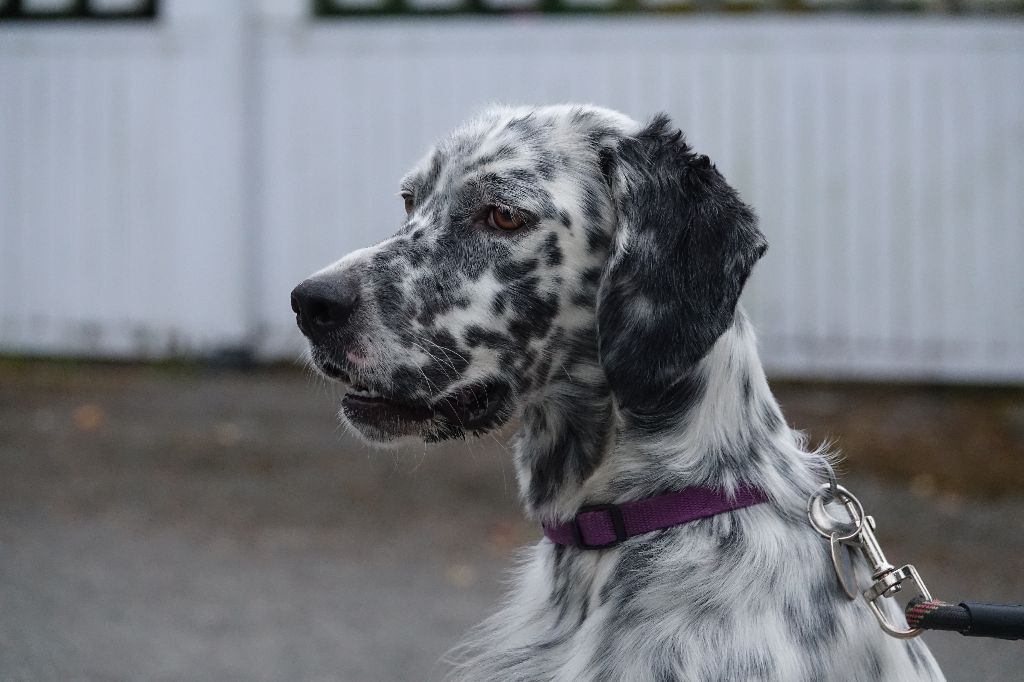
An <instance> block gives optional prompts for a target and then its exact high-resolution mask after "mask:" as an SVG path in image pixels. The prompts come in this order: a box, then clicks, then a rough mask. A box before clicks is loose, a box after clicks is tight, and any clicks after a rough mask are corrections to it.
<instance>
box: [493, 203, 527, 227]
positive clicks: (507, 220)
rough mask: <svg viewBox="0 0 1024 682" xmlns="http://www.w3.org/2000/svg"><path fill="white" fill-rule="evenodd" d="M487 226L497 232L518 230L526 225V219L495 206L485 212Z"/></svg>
mask: <svg viewBox="0 0 1024 682" xmlns="http://www.w3.org/2000/svg"><path fill="white" fill-rule="evenodd" d="M487 224H488V225H489V226H491V227H494V228H497V229H499V230H518V229H519V228H520V227H522V226H523V225H525V224H526V217H525V216H523V215H521V214H517V213H512V212H511V211H508V210H506V209H504V208H498V207H497V206H495V207H493V208H491V210H490V211H488V212H487Z"/></svg>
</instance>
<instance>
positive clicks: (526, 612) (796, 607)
mask: <svg viewBox="0 0 1024 682" xmlns="http://www.w3.org/2000/svg"><path fill="white" fill-rule="evenodd" d="M403 186H404V187H405V188H406V189H407V190H408V191H409V192H411V193H412V194H413V195H414V196H415V204H416V208H415V211H414V212H413V213H412V215H411V216H410V218H409V219H408V220H407V221H406V223H405V224H404V225H403V226H402V228H401V230H400V231H399V233H398V234H397V235H396V236H395V237H393V238H391V239H390V240H387V241H385V242H383V243H382V244H379V245H377V246H376V247H373V248H371V249H365V250H363V251H360V252H356V253H355V254H353V255H351V256H349V257H346V258H345V259H342V261H339V263H336V264H335V265H333V266H331V267H329V268H327V269H325V270H324V271H321V273H319V274H318V275H317V276H318V277H321V278H335V279H338V278H344V277H351V276H353V273H356V275H357V277H358V281H359V286H360V287H362V289H361V291H362V294H363V296H362V298H363V299H365V300H366V301H368V303H367V304H366V305H365V306H364V308H363V309H362V312H361V313H360V316H359V317H358V319H357V320H356V322H354V323H353V328H354V329H355V331H353V332H351V333H352V334H353V336H352V338H349V339H348V340H340V341H338V343H337V344H334V345H331V344H326V345H320V346H317V345H316V344H314V347H313V353H312V355H313V359H314V362H317V363H321V364H322V363H323V362H339V363H340V362H342V360H340V359H339V351H338V348H341V347H342V346H345V344H349V345H352V344H355V345H354V346H353V347H357V348H359V349H361V351H360V352H362V353H363V354H364V355H366V356H367V357H368V358H369V360H368V361H367V362H366V363H365V366H363V367H358V368H352V367H348V368H347V370H348V371H350V372H358V373H360V376H361V378H362V379H363V380H364V381H367V382H373V383H374V384H375V385H377V386H379V387H381V390H384V391H388V390H390V391H395V390H401V391H402V392H403V394H405V395H412V396H419V397H420V398H421V399H422V400H424V401H426V402H431V403H436V402H437V401H441V400H444V399H445V396H446V395H450V392H451V391H452V390H455V389H457V388H458V387H459V386H464V385H467V384H472V383H473V382H478V383H479V382H488V385H491V386H493V385H496V383H495V382H499V383H500V385H502V386H504V387H506V389H507V397H506V403H505V404H503V405H502V408H501V409H500V410H498V411H497V412H496V415H495V418H494V419H493V420H492V421H491V422H490V423H488V424H486V425H485V426H484V427H482V428H478V429H470V430H471V431H473V432H486V431H490V430H492V429H493V428H496V427H497V426H498V425H500V424H501V423H503V422H505V421H507V420H508V419H512V418H518V419H519V420H520V429H519V432H518V434H517V436H516V437H515V441H514V456H515V465H516V468H517V472H518V478H519V484H520V489H521V494H522V500H523V506H524V508H525V510H526V513H527V515H528V516H529V517H530V518H532V519H534V520H536V521H548V522H556V521H564V520H567V519H569V518H571V517H572V516H573V515H574V513H575V510H576V509H577V508H578V507H579V506H581V505H583V504H593V503H602V502H623V501H627V500H635V499H639V498H643V497H647V496H651V495H656V494H659V493H662V492H667V491H671V490H677V489H680V488H684V487H686V486H692V485H717V486H723V487H725V488H727V489H729V488H732V487H734V486H735V485H736V484H737V483H738V482H740V481H745V482H749V483H753V484H754V485H757V486H760V487H761V488H763V489H764V490H765V491H767V493H768V494H769V496H770V498H771V499H770V501H769V502H768V503H766V504H762V505H758V506H755V507H751V508H747V509H742V510H738V511H734V512H730V513H726V514H722V515H719V516H716V517H713V518H710V519H705V520H701V521H696V522H693V523H689V524H686V525H684V526H680V527H676V528H672V529H668V530H665V531H661V532H657V533H651V534H648V535H645V536H640V537H636V538H632V539H630V540H628V541H627V542H625V543H623V544H622V545H620V546H617V547H614V548H611V549H607V550H601V551H581V550H578V549H575V548H564V547H559V546H556V545H553V544H552V543H551V542H549V541H548V540H546V539H545V540H541V541H540V542H539V543H538V544H537V545H535V546H534V547H532V548H530V549H529V550H527V551H526V552H525V553H524V554H523V556H522V559H521V562H520V566H519V568H518V570H517V572H516V574H515V580H514V587H513V589H512V591H511V593H510V595H509V597H508V599H507V602H506V604H505V606H504V607H503V608H502V609H501V610H500V611H498V613H496V614H495V615H494V616H493V617H491V618H490V619H489V620H488V621H486V622H485V623H484V624H483V625H481V626H480V627H479V628H478V629H477V630H475V631H474V632H473V633H471V635H470V636H469V637H468V639H467V640H466V642H465V643H464V644H463V645H461V646H460V647H459V648H458V649H456V650H455V651H454V652H453V653H452V655H451V660H452V661H453V663H454V666H455V667H454V671H453V673H452V677H453V679H457V680H473V681H492V680H510V681H511V680H522V681H524V682H525V681H530V682H536V681H542V680H559V681H561V680H565V681H567V682H569V681H571V682H577V681H587V680H593V681H595V682H596V681H605V680H615V681H630V680H636V681H641V680H643V681H648V680H702V681H703V680H729V681H734V680H780V681H788V680H865V681H867V680H872V681H874V680H892V681H898V682H905V681H910V680H941V679H943V677H942V674H941V672H940V671H939V670H938V667H937V666H936V664H935V661H934V659H933V658H932V656H931V654H930V652H929V651H928V649H927V648H926V647H925V645H924V643H923V642H922V641H920V640H912V641H909V642H904V641H898V640H895V639H892V638H889V637H887V636H886V635H884V634H883V633H882V631H881V630H880V629H879V627H878V626H877V624H876V623H875V621H874V620H873V617H872V616H871V614H870V612H869V611H868V610H867V608H866V606H865V605H864V604H863V603H862V602H859V601H858V602H849V601H847V600H846V599H844V598H843V597H842V596H841V594H840V591H839V589H838V587H837V585H836V581H835V576H834V574H833V572H832V568H831V565H830V563H829V559H828V555H827V547H826V545H825V543H824V542H823V541H822V539H821V538H820V537H818V536H817V535H816V534H815V533H814V531H813V530H812V529H811V528H810V527H809V526H808V524H807V521H806V518H805V517H804V514H803V509H804V505H805V501H806V499H807V496H808V494H809V493H810V491H811V490H813V489H814V488H815V487H816V486H817V485H819V484H820V482H821V481H822V480H823V476H822V471H821V467H822V462H823V454H822V453H816V452H808V451H807V450H806V449H805V446H804V442H803V440H802V438H801V437H800V434H799V433H797V432H795V431H793V430H791V429H790V428H789V427H788V426H787V425H786V423H785V421H784V419H783V416H782V414H781V411H780V409H779V406H778V404H777V403H776V401H775V399H774V398H773V396H772V394H771V392H770V390H769V388H768V384H767V381H766V380H765V376H764V372H763V371H762V369H761V364H760V361H759V359H758V355H757V349H756V340H755V336H754V332H753V329H752V328H751V326H750V324H749V323H748V322H747V320H746V318H745V316H744V315H743V312H742V310H740V309H739V308H738V307H737V300H738V298H739V295H740V293H741V291H742V288H743V285H744V283H745V281H746V278H747V276H748V274H749V272H750V270H751V268H752V267H753V266H754V264H755V262H756V261H757V260H758V259H759V258H760V256H761V255H762V254H763V253H764V250H765V248H766V243H765V241H764V238H763V236H762V235H761V233H760V232H759V231H758V229H757V227H756V220H755V217H754V215H753V213H752V211H751V210H750V209H749V208H748V207H747V206H746V205H744V204H743V203H742V201H741V200H740V199H739V197H738V196H737V194H736V193H735V191H734V190H732V188H730V187H729V186H728V184H727V183H726V182H725V180H724V179H723V178H722V176H721V175H720V174H719V173H718V171H717V170H716V169H715V167H714V166H713V165H712V164H711V163H710V161H709V160H708V159H707V157H704V156H700V155H698V154H695V153H693V152H692V150H691V149H690V148H689V146H687V144H686V143H685V141H684V140H683V139H682V137H681V135H680V134H679V133H678V132H677V131H674V130H673V128H672V127H671V126H670V125H669V123H668V120H667V118H664V117H657V118H655V119H654V120H653V121H652V122H651V123H649V124H647V125H644V126H641V125H639V124H637V123H636V122H634V121H632V120H631V119H629V118H627V117H625V116H623V115H621V114H618V113H616V112H611V111H608V110H605V109H600V108H596V107H585V106H555V107H542V108H497V109H493V110H491V111H489V112H487V113H485V114H484V115H482V116H481V117H479V118H478V119H476V120H475V121H473V122H471V123H470V124H468V125H466V126H464V127H463V128H460V129H459V130H457V131H456V132H455V133H454V134H453V135H452V136H451V137H450V138H448V139H447V140H445V141H443V142H441V143H440V144H439V145H438V146H437V147H436V148H435V149H434V150H432V151H431V153H430V154H428V155H427V156H426V158H425V159H424V160H423V161H422V162H421V163H420V164H419V165H418V167H417V168H416V169H414V170H413V171H412V172H411V173H410V174H409V176H408V177H407V178H406V180H405V181H404V183H403ZM494 203H499V204H500V205H502V206H508V207H510V208H512V209H516V210H522V211H523V212H524V213H528V214H529V215H530V216H532V217H533V218H534V219H533V220H532V222H531V223H530V225H528V226H527V227H524V228H522V229H521V230H519V231H517V232H515V233H511V234H496V233H489V232H487V231H486V230H481V229H480V228H479V226H478V225H477V226H474V223H473V219H472V218H471V217H470V216H473V215H476V212H477V211H478V208H479V206H481V205H487V204H494ZM345 347H347V346H345ZM464 433H465V430H463V429H460V428H459V425H458V424H452V423H444V420H441V423H439V424H432V425H431V426H430V427H424V428H421V429H420V430H419V431H418V432H416V433H413V434H412V436H411V437H410V438H397V439H396V438H391V437H390V436H389V437H383V436H382V435H381V434H379V433H372V432H371V433H367V432H365V431H363V432H361V435H362V436H364V437H365V438H367V439H369V440H371V441H385V440H386V441H389V442H401V441H403V440H409V439H411V440H428V441H429V440H443V439H446V438H450V437H459V436H462V435H464ZM894 617H898V616H896V615H894Z"/></svg>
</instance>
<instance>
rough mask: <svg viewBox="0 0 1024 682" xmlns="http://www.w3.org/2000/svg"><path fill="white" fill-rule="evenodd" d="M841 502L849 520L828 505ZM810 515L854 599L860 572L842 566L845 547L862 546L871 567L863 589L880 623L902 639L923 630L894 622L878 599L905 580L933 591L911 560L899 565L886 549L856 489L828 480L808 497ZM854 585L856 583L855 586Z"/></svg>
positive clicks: (922, 590)
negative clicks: (826, 540)
mask: <svg viewBox="0 0 1024 682" xmlns="http://www.w3.org/2000/svg"><path fill="white" fill-rule="evenodd" d="M833 502H837V503H839V504H841V505H842V507H843V508H844V509H845V510H846V513H847V514H848V515H849V517H850V518H849V521H843V520H840V519H837V518H836V517H835V516H833V515H832V514H830V513H829V511H828V505H829V504H831V503H833ZM807 519H808V520H809V521H810V523H811V526H812V527H813V528H814V530H816V531H817V532H818V534H819V535H821V536H822V537H825V538H827V539H828V540H829V546H830V549H831V553H832V565H833V567H834V568H835V571H836V578H837V579H838V580H839V585H840V587H842V589H843V592H845V593H846V596H847V597H849V598H850V599H855V598H856V575H855V574H854V572H853V571H850V574H851V575H850V577H847V576H846V575H845V572H844V570H843V567H842V561H841V555H842V547H843V546H846V547H851V548H855V549H859V550H860V553H861V554H862V555H863V557H864V559H865V560H866V561H867V563H868V566H869V567H870V569H871V580H872V583H871V585H870V586H869V587H868V588H867V589H866V590H864V591H863V592H861V595H862V596H863V597H864V599H865V601H867V604H868V607H869V608H870V609H871V612H872V613H874V614H875V618H877V619H878V624H879V625H880V626H881V627H882V630H884V631H885V632H886V633H887V634H889V635H892V636H893V637H896V638H898V639H910V638H912V637H917V636H918V635H920V634H921V632H922V630H921V629H920V628H901V627H898V626H896V625H895V624H893V623H892V622H891V621H890V620H889V619H888V617H886V615H885V614H884V613H882V609H881V608H880V607H879V604H878V600H879V599H881V598H882V597H893V596H895V594H896V593H897V592H899V591H901V590H902V589H903V585H904V583H906V582H908V581H911V582H913V583H914V584H915V585H916V586H917V592H918V594H920V595H921V596H923V597H924V598H925V599H928V600H931V598H932V596H931V593H929V592H928V588H927V587H926V586H925V584H924V581H923V580H921V575H920V574H919V573H918V572H917V569H916V568H914V567H913V566H912V565H911V564H906V565H904V566H901V567H900V568H896V567H895V566H893V565H892V564H891V563H889V561H888V559H886V558H885V553H884V552H883V551H882V547H881V545H879V544H878V538H876V537H875V519H874V518H873V517H871V516H868V515H867V514H865V513H864V506H863V505H862V504H861V503H860V500H858V499H857V498H856V497H855V496H854V495H853V493H851V492H850V491H849V490H847V489H846V488H844V487H843V486H841V485H836V484H835V483H834V482H832V483H826V484H824V485H822V486H821V487H820V488H818V489H817V490H815V491H814V492H813V493H811V497H810V499H809V500H808V501H807ZM851 585H852V587H851Z"/></svg>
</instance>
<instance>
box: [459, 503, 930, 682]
mask: <svg viewBox="0 0 1024 682" xmlns="http://www.w3.org/2000/svg"><path fill="white" fill-rule="evenodd" d="M702 531H703V532H702ZM702 531H701V530H699V529H693V528H691V529H672V530H669V531H665V532H663V533H660V534H658V535H656V536H654V537H653V538H652V539H645V541H644V542H643V543H635V544H627V545H624V546H621V547H619V548H616V549H615V550H613V551H606V552H579V551H576V550H567V549H564V548H559V547H555V546H552V545H550V543H546V542H545V543H542V544H541V545H539V546H538V547H537V548H536V549H535V550H534V554H533V557H532V560H531V561H530V562H529V563H528V564H527V565H526V567H525V570H524V571H523V573H522V574H521V575H520V576H519V582H518V586H517V589H516V591H515V593H514V594H513V596H512V599H511V600H510V601H509V605H508V607H507V608H506V609H505V610H504V611H503V612H501V613H499V614H497V615H496V616H495V617H494V618H493V619H492V620H491V621H490V625H489V636H488V637H487V638H486V639H487V640H489V641H485V639H484V638H481V639H479V640H478V641H477V642H476V643H475V645H474V646H475V647H480V648H479V649H478V650H479V652H480V653H479V657H478V658H477V659H476V660H475V662H474V667H475V669H476V674H468V675H467V676H466V678H465V679H502V680H595V681H597V680H718V679H721V680H726V679H728V680H747V679H757V680H780V681H789V680H810V679H844V680H900V681H901V682H902V681H903V680H936V679H942V675H941V673H940V672H939V670H938V667H937V666H936V665H935V662H934V660H933V659H932V657H931V654H930V653H929V652H928V650H927V648H926V647H924V645H923V643H921V642H920V641H917V640H915V641H912V642H909V643H907V642H902V641H898V640H895V639H892V638H889V637H887V636H885V635H884V634H883V633H882V632H881V630H879V628H878V627H877V625H875V623H874V620H873V618H872V617H871V614H870V613H869V612H868V611H867V609H866V608H864V607H863V605H862V604H860V603H856V602H848V601H846V600H845V599H843V598H842V597H841V596H840V594H839V592H838V589H837V587H836V583H835V578H834V575H832V573H831V567H830V565H829V564H827V559H826V558H825V557H824V553H823V548H822V547H821V545H820V542H818V541H817V538H815V537H813V536H811V535H809V534H805V533H801V532H792V531H790V530H787V529H786V528H784V527H781V526H780V527H767V528H764V529H762V530H761V531H760V532H758V533H757V534H752V533H751V532H749V529H748V528H747V527H746V526H745V525H744V524H742V523H740V524H735V525H732V524H730V523H728V522H715V523H709V524H705V527H704V528H703V529H702ZM468 671H469V669H467V672H468ZM488 675H493V677H487V676H488Z"/></svg>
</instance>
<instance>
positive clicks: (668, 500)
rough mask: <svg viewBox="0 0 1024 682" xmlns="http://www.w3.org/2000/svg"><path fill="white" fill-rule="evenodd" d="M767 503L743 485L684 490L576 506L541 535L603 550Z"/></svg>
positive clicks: (582, 546)
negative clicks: (729, 489) (572, 513)
mask: <svg viewBox="0 0 1024 682" xmlns="http://www.w3.org/2000/svg"><path fill="white" fill-rule="evenodd" d="M767 500H768V498H767V496H766V495H765V494H764V492H763V491H761V490H759V489H757V488H754V487H751V486H748V485H746V484H742V485H740V486H739V487H738V488H737V489H736V490H735V491H733V492H732V493H728V492H726V491H724V490H722V489H719V488H704V487H694V488H685V489H683V490H680V491H678V492H674V493H668V494H667V495H659V496H657V497H648V498H646V499H643V500H636V501H633V502H623V503H622V504H592V505H587V506H584V507H580V509H579V511H578V512H577V513H576V516H575V517H574V518H573V519H572V520H571V521H566V522H565V523H559V524H555V525H545V526H544V535H545V536H547V538H548V539H549V540H551V542H554V543H555V544H557V545H570V546H574V547H578V548H580V549H605V548H608V547H614V546H615V545H618V544H620V543H621V542H623V541H625V540H628V539H629V538H631V537H634V536H636V535H643V534H644V533H650V532H652V531H656V530H662V529H664V528H671V527H672V526H681V525H683V524H684V523H689V522H690V521H695V520H697V519H704V518H707V517H709V516H716V515H718V514H723V513H725V512H729V511H733V510H734V509H742V508H744V507H750V506H752V505H755V504H760V503H762V502H766V501H767Z"/></svg>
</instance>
